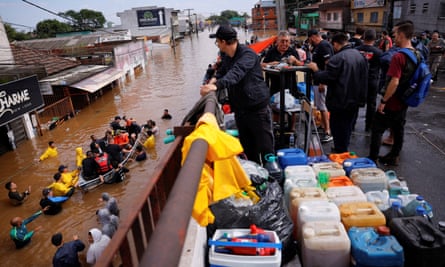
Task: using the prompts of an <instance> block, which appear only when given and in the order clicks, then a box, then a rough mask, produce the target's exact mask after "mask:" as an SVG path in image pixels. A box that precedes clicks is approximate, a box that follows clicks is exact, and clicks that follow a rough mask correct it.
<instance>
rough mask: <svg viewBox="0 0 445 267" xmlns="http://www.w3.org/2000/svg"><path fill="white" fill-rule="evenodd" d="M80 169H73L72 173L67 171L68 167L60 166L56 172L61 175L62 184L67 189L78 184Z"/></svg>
mask: <svg viewBox="0 0 445 267" xmlns="http://www.w3.org/2000/svg"><path fill="white" fill-rule="evenodd" d="M79 169H80V168H77V169H75V170H74V171H69V170H68V166H65V165H60V166H59V169H58V171H59V172H60V174H61V175H62V178H61V180H62V182H63V183H64V184H65V185H66V186H67V187H76V186H77V184H78V182H79V172H80V170H79Z"/></svg>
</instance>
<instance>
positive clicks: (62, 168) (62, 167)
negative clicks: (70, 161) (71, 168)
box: [58, 165, 68, 172]
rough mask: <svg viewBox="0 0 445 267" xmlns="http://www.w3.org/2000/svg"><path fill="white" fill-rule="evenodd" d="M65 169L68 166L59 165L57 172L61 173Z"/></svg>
mask: <svg viewBox="0 0 445 267" xmlns="http://www.w3.org/2000/svg"><path fill="white" fill-rule="evenodd" d="M66 168H68V166H65V165H60V166H59V169H58V170H59V172H63V170H64V169H66Z"/></svg>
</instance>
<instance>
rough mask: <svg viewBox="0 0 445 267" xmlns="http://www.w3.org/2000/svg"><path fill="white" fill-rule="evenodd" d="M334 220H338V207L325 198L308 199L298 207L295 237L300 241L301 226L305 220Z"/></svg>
mask: <svg viewBox="0 0 445 267" xmlns="http://www.w3.org/2000/svg"><path fill="white" fill-rule="evenodd" d="M314 221H336V222H340V211H339V209H338V207H337V206H336V205H335V204H334V203H332V202H329V201H327V200H308V201H304V202H302V203H301V204H300V205H299V207H298V215H297V225H296V226H295V229H296V239H297V240H299V241H301V233H302V226H303V225H304V224H305V223H307V222H314Z"/></svg>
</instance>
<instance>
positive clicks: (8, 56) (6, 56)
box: [0, 17, 14, 64]
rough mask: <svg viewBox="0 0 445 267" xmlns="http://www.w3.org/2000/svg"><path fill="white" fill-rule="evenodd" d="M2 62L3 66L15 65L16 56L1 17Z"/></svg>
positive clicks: (0, 58) (0, 48)
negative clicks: (13, 53)
mask: <svg viewBox="0 0 445 267" xmlns="http://www.w3.org/2000/svg"><path fill="white" fill-rule="evenodd" d="M0 62H2V64H8V63H10V64H14V56H13V55H12V51H11V47H10V46H9V41H8V36H7V35H6V30H5V26H4V25H3V20H2V18H1V17H0Z"/></svg>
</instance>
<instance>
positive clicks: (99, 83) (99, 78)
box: [70, 68, 124, 93]
mask: <svg viewBox="0 0 445 267" xmlns="http://www.w3.org/2000/svg"><path fill="white" fill-rule="evenodd" d="M123 75H124V73H123V71H122V70H120V69H116V68H109V69H107V70H105V71H103V72H101V73H98V74H96V75H93V76H91V77H88V78H86V79H83V80H81V81H80V82H77V83H75V84H71V85H70V87H73V88H77V89H81V90H84V91H87V92H89V93H94V92H96V91H98V90H99V89H101V88H103V87H104V86H106V85H108V84H110V83H112V82H113V81H115V80H117V79H119V78H121V77H122V76H123Z"/></svg>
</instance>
